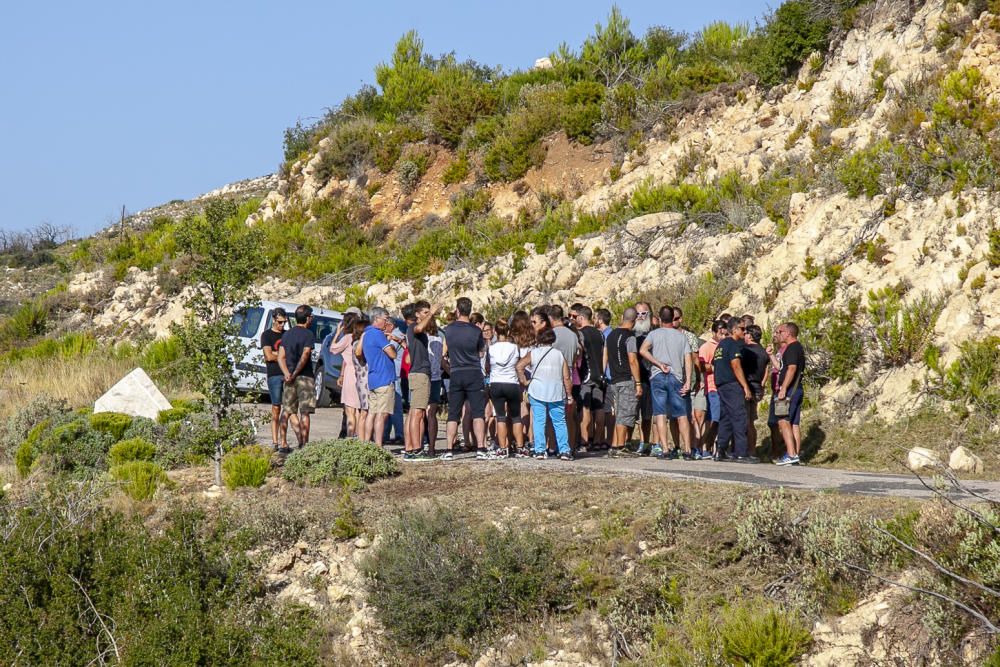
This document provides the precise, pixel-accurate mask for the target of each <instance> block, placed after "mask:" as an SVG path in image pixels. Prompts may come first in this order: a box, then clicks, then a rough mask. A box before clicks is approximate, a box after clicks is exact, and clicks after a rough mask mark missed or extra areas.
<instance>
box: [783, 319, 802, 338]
mask: <svg viewBox="0 0 1000 667" xmlns="http://www.w3.org/2000/svg"><path fill="white" fill-rule="evenodd" d="M785 328H786V329H788V330H789V331H791V333H792V335H793V336H795V337H796V338H798V337H799V325H798V324H796V323H795V322H785Z"/></svg>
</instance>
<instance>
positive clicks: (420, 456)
mask: <svg viewBox="0 0 1000 667" xmlns="http://www.w3.org/2000/svg"><path fill="white" fill-rule="evenodd" d="M436 459H437V455H436V454H431V453H430V452H425V451H423V450H421V451H419V452H417V453H416V455H415V456H414V457H413V460H414V461H434V460H436Z"/></svg>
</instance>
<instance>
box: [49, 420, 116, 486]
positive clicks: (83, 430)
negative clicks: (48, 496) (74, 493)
mask: <svg viewBox="0 0 1000 667" xmlns="http://www.w3.org/2000/svg"><path fill="white" fill-rule="evenodd" d="M67 417H71V420H70V421H62V422H58V421H55V420H54V421H53V422H52V424H51V428H48V429H46V430H45V431H43V432H42V433H40V434H39V437H38V444H37V446H35V447H34V451H35V453H36V454H37V455H38V458H39V461H40V463H43V464H44V466H45V469H47V470H49V471H51V472H54V473H58V474H67V475H70V476H73V477H77V478H80V477H88V476H90V475H92V474H93V473H94V472H95V471H98V470H104V469H105V468H106V466H107V461H106V457H107V453H108V449H110V448H111V445H112V444H114V442H115V439H114V438H113V437H112V436H111V435H110V434H108V433H106V432H104V431H100V430H97V429H95V428H93V427H92V426H91V424H90V419H89V418H88V417H87V416H86V415H78V416H72V415H67Z"/></svg>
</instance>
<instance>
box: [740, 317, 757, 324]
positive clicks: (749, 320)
mask: <svg viewBox="0 0 1000 667" xmlns="http://www.w3.org/2000/svg"><path fill="white" fill-rule="evenodd" d="M740 319H741V320H743V324H744V325H745V326H750V325H751V324H753V323H754V319H753V315H744V316H743V317H741V318H740Z"/></svg>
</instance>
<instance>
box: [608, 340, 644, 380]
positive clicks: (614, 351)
mask: <svg viewBox="0 0 1000 667" xmlns="http://www.w3.org/2000/svg"><path fill="white" fill-rule="evenodd" d="M636 350H638V346H637V345H636V341H635V334H633V333H632V330H631V329H626V328H624V327H619V328H617V329H615V330H614V331H612V332H611V333H610V334H609V335H608V372H609V373H610V374H611V381H612V382H625V381H626V380H631V379H633V378H632V367H631V366H630V365H629V362H628V355H629V353H630V352H631V353H632V354H635V353H636Z"/></svg>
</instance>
